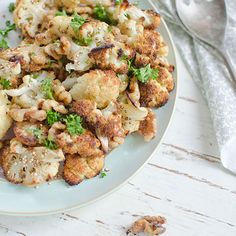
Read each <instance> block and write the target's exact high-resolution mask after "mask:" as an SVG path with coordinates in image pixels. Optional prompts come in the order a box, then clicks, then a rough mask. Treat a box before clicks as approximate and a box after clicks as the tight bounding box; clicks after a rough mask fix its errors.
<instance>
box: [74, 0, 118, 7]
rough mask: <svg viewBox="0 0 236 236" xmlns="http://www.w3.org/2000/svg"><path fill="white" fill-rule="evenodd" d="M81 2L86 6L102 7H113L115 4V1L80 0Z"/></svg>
mask: <svg viewBox="0 0 236 236" xmlns="http://www.w3.org/2000/svg"><path fill="white" fill-rule="evenodd" d="M77 1H78V0H77ZM79 2H80V3H81V4H86V5H102V6H111V5H113V4H114V1H113V0H80V1H79Z"/></svg>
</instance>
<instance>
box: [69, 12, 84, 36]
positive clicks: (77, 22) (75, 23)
mask: <svg viewBox="0 0 236 236" xmlns="http://www.w3.org/2000/svg"><path fill="white" fill-rule="evenodd" d="M73 17H74V18H73V19H72V20H71V22H70V26H71V28H72V29H73V30H74V31H75V32H78V30H79V29H80V27H81V26H82V25H83V24H84V23H85V22H86V21H87V20H86V19H84V18H83V17H82V16H80V15H78V14H77V13H74V15H73Z"/></svg>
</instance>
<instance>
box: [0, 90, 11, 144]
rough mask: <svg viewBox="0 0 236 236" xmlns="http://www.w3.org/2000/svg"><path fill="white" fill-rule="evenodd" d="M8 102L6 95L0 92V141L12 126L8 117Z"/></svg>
mask: <svg viewBox="0 0 236 236" xmlns="http://www.w3.org/2000/svg"><path fill="white" fill-rule="evenodd" d="M9 108H10V101H9V100H8V98H7V96H6V94H5V93H4V92H3V91H0V117H1V119H0V139H2V138H3V137H4V136H5V134H6V133H7V131H8V130H9V128H10V127H11V125H12V119H11V117H10V116H9V115H8V110H9Z"/></svg>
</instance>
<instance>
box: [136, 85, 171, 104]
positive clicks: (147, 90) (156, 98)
mask: <svg viewBox="0 0 236 236" xmlns="http://www.w3.org/2000/svg"><path fill="white" fill-rule="evenodd" d="M139 89H140V94H141V97H140V103H141V106H144V107H161V106H163V105H165V104H166V102H167V101H168V99H169V93H168V90H167V89H166V88H165V87H163V86H161V84H160V83H158V82H157V81H156V80H149V81H148V82H147V83H146V84H145V83H140V84H139Z"/></svg>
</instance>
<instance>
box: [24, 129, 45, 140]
mask: <svg viewBox="0 0 236 236" xmlns="http://www.w3.org/2000/svg"><path fill="white" fill-rule="evenodd" d="M27 131H28V132H29V133H31V134H33V135H34V136H35V137H36V138H37V139H41V138H42V130H41V129H39V128H36V127H31V128H28V129H27Z"/></svg>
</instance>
